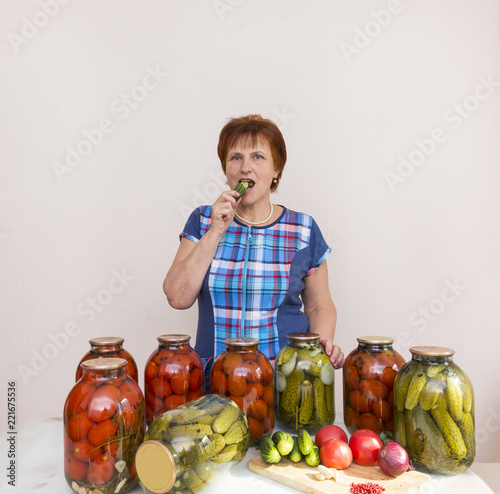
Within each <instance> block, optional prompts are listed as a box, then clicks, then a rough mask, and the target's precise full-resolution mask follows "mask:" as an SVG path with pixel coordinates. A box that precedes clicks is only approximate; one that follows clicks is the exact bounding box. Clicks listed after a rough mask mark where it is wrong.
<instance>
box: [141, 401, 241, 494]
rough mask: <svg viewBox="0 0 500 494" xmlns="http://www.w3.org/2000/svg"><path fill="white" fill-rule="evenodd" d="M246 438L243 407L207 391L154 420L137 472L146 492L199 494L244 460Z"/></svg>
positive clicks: (146, 438)
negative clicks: (231, 467) (203, 394)
mask: <svg viewBox="0 0 500 494" xmlns="http://www.w3.org/2000/svg"><path fill="white" fill-rule="evenodd" d="M249 440H250V433H249V430H248V423H247V420H246V417H245V415H244V414H243V412H242V411H241V409H240V408H239V407H238V406H237V405H236V404H235V403H234V402H233V401H232V400H230V399H229V398H226V397H224V396H220V395H212V394H210V395H206V396H203V397H201V398H198V399H197V400H194V401H191V402H189V403H188V404H187V405H182V406H180V407H178V408H175V409H173V410H170V411H168V412H165V413H164V414H163V415H160V416H159V417H158V418H156V420H155V421H154V422H153V423H152V424H151V426H150V427H149V429H148V432H147V434H146V437H145V441H144V443H143V444H142V445H141V446H140V447H139V449H138V451H137V455H136V457H135V460H136V464H137V473H138V475H139V478H140V480H141V483H142V485H143V486H144V487H145V488H146V489H147V490H148V491H149V492H153V493H165V492H167V491H169V490H170V489H173V490H174V491H175V492H179V493H180V492H186V491H188V492H191V493H197V492H199V491H200V490H202V489H203V488H205V487H206V486H208V485H209V484H211V483H212V482H213V481H214V480H215V479H216V478H217V477H218V476H220V474H221V473H222V472H224V471H227V470H228V469H229V468H230V466H231V465H233V464H235V463H237V462H239V461H241V460H243V458H244V457H245V455H246V452H247V450H248V445H249Z"/></svg>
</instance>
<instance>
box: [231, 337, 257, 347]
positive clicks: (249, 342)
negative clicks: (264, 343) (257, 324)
mask: <svg viewBox="0 0 500 494" xmlns="http://www.w3.org/2000/svg"><path fill="white" fill-rule="evenodd" d="M259 343H260V340H258V339H257V338H226V339H225V340H224V344H225V345H230V346H238V347H248V346H255V345H258V344H259Z"/></svg>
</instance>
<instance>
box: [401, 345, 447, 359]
mask: <svg viewBox="0 0 500 494" xmlns="http://www.w3.org/2000/svg"><path fill="white" fill-rule="evenodd" d="M410 353H411V354H412V355H423V356H426V357H449V356H451V355H454V354H455V350H452V349H451V348H447V347H444V346H413V347H411V348H410Z"/></svg>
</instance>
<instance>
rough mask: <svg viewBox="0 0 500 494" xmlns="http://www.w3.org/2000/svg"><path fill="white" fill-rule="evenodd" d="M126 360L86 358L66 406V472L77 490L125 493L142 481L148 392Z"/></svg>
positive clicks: (69, 481) (108, 493)
mask: <svg viewBox="0 0 500 494" xmlns="http://www.w3.org/2000/svg"><path fill="white" fill-rule="evenodd" d="M126 364H127V362H126V360H124V359H121V358H99V359H91V360H86V361H84V362H82V364H81V366H82V372H83V374H82V377H81V379H80V380H79V381H78V382H77V383H76V384H75V385H74V387H73V389H72V390H71V391H70V393H69V395H68V398H67V400H66V402H65V405H64V414H63V421H64V475H65V477H66V481H67V482H68V484H69V485H70V486H71V487H72V489H73V490H74V491H77V492H100V493H101V494H111V493H121V492H126V491H128V490H130V489H132V488H133V487H134V486H135V485H136V484H137V483H138V481H139V478H138V477H137V472H136V468H135V460H134V459H135V454H136V452H137V448H138V447H139V445H140V444H141V443H142V441H143V439H144V434H145V431H146V420H145V406H144V396H143V394H142V391H141V389H140V387H139V385H138V384H137V382H136V381H134V380H133V379H132V378H131V377H130V376H129V375H128V374H127V372H126V370H125V368H126Z"/></svg>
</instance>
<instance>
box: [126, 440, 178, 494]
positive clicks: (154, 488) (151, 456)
mask: <svg viewBox="0 0 500 494" xmlns="http://www.w3.org/2000/svg"><path fill="white" fill-rule="evenodd" d="M135 466H136V469H137V475H139V478H140V479H141V482H142V483H143V485H144V487H146V489H148V490H149V491H151V492H154V493H155V494H164V493H165V492H168V491H169V490H170V489H171V488H172V486H173V485H174V483H175V480H176V478H177V467H176V464H175V460H174V457H173V456H172V453H171V452H170V451H169V450H168V448H167V447H166V446H165V445H164V444H162V443H161V442H159V441H145V442H143V443H142V444H141V445H140V446H139V448H137V453H136V454H135Z"/></svg>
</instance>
